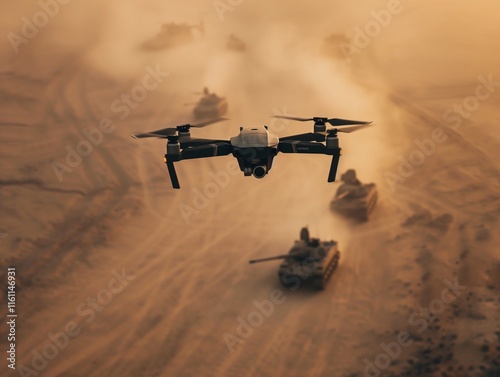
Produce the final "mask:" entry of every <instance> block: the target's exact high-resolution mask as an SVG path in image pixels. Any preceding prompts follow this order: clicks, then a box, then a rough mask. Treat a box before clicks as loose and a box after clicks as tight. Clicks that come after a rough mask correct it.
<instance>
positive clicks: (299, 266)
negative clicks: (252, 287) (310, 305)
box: [249, 228, 340, 289]
mask: <svg viewBox="0 0 500 377" xmlns="http://www.w3.org/2000/svg"><path fill="white" fill-rule="evenodd" d="M277 259H283V262H282V263H281V265H280V267H279V270H278V276H279V279H280V282H281V283H282V284H283V285H284V286H286V287H293V286H299V285H300V284H302V283H306V284H310V285H312V286H313V287H314V288H316V289H323V288H324V287H325V285H326V283H327V282H328V281H329V280H330V278H331V276H332V274H333V271H334V270H335V269H336V267H337V265H338V262H339V259H340V252H339V250H338V248H337V242H335V241H320V240H319V239H318V238H310V237H309V231H308V229H307V228H302V230H301V232H300V240H299V241H295V244H294V245H293V246H292V248H291V249H290V251H289V252H288V254H282V255H276V256H273V257H268V258H261V259H253V260H251V261H249V263H259V262H266V261H271V260H277Z"/></svg>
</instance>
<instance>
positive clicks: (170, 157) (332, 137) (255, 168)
mask: <svg viewBox="0 0 500 377" xmlns="http://www.w3.org/2000/svg"><path fill="white" fill-rule="evenodd" d="M275 118H284V119H291V120H296V121H301V122H309V121H314V126H313V127H314V128H313V130H314V132H308V133H305V134H298V135H290V136H285V137H282V138H278V137H277V136H276V135H274V134H272V133H271V132H269V130H268V128H267V126H264V127H260V128H243V127H240V133H239V134H238V135H237V136H234V137H232V138H231V139H229V140H217V139H215V140H214V139H200V138H192V137H191V131H190V130H191V128H201V127H206V126H208V125H210V124H212V123H216V122H220V121H222V120H227V119H225V118H216V119H212V120H207V121H202V122H199V123H197V124H182V125H180V126H177V127H168V128H163V129H161V130H156V131H150V132H144V133H136V134H133V135H132V137H133V138H135V139H143V138H147V137H156V138H160V139H167V145H166V149H167V153H166V154H165V157H164V159H163V161H164V162H165V163H166V164H167V169H168V173H169V175H170V180H171V182H172V187H173V188H174V189H179V188H180V187H181V186H180V184H179V179H178V177H177V173H176V171H175V167H174V162H178V161H181V160H190V159H194V158H209V157H217V156H227V155H230V154H232V155H233V157H234V158H236V159H237V160H238V165H239V168H240V170H241V171H242V172H243V175H244V176H246V177H248V176H251V175H253V176H254V177H255V178H257V179H261V178H264V177H265V176H266V175H267V174H268V173H269V171H270V170H271V168H272V165H273V160H274V157H276V155H277V154H278V153H279V152H281V153H299V154H302V153H306V154H324V155H327V156H332V160H331V161H332V162H331V163H330V171H329V173H328V182H334V181H335V177H336V176H337V166H338V163H339V160H340V155H341V148H340V146H339V138H338V136H337V133H338V132H354V131H358V130H359V129H362V128H364V127H368V126H369V125H370V123H371V122H360V121H358V120H349V119H340V118H331V119H328V118H323V117H313V118H297V117H290V116H285V115H275ZM327 123H328V124H330V125H331V126H333V128H327V125H326V124H327Z"/></svg>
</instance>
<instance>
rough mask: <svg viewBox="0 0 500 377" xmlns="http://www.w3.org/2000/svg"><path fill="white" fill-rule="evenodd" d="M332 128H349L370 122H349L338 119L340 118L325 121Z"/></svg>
mask: <svg viewBox="0 0 500 377" xmlns="http://www.w3.org/2000/svg"><path fill="white" fill-rule="evenodd" d="M327 122H328V123H330V124H331V125H332V126H349V125H353V124H370V123H371V122H364V121H360V120H349V119H340V118H332V119H328V121H327Z"/></svg>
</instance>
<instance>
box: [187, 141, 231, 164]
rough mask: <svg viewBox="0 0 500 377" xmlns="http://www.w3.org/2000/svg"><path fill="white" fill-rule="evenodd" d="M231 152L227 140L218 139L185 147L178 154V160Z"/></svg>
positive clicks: (223, 154) (225, 154)
mask: <svg viewBox="0 0 500 377" xmlns="http://www.w3.org/2000/svg"><path fill="white" fill-rule="evenodd" d="M232 152H233V148H232V146H231V144H230V143H229V142H224V141H219V142H214V143H210V144H205V145H198V146H196V147H191V148H186V149H184V150H183V151H182V152H181V154H180V160H190V159H193V158H204V157H216V156H227V155H228V154H230V153H232Z"/></svg>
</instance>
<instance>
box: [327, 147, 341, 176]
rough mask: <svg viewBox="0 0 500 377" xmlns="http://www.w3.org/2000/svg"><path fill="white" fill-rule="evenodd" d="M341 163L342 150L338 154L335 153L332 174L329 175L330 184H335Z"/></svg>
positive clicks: (331, 166)
mask: <svg viewBox="0 0 500 377" xmlns="http://www.w3.org/2000/svg"><path fill="white" fill-rule="evenodd" d="M339 161H340V150H339V151H338V152H335V153H334V154H333V156H332V164H331V165H330V172H329V173H328V182H335V177H336V176H337V168H338V166H339Z"/></svg>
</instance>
